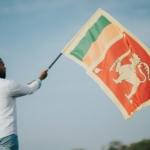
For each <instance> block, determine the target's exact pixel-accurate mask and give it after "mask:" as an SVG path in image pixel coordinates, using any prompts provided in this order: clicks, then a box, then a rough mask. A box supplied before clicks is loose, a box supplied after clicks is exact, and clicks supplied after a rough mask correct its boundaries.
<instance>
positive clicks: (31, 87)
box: [9, 70, 48, 97]
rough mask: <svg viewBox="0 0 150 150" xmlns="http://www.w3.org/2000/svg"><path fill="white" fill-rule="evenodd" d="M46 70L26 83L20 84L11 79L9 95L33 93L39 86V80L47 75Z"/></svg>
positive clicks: (17, 95)
mask: <svg viewBox="0 0 150 150" xmlns="http://www.w3.org/2000/svg"><path fill="white" fill-rule="evenodd" d="M47 72H48V70H45V71H43V72H41V74H40V76H39V78H38V79H37V80H34V81H32V82H30V83H29V84H28V85H22V84H18V83H16V82H14V81H11V82H10V84H9V93H10V96H14V97H19V96H24V95H29V94H32V93H34V92H35V91H36V90H37V89H39V88H40V86H41V81H42V80H44V79H45V78H46V77H47Z"/></svg>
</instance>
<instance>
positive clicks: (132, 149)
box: [73, 139, 150, 150]
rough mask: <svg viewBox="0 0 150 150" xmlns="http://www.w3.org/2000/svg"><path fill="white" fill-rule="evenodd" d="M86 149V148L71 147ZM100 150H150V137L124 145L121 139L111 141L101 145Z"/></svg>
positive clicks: (80, 149)
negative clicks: (106, 144)
mask: <svg viewBox="0 0 150 150" xmlns="http://www.w3.org/2000/svg"><path fill="white" fill-rule="evenodd" d="M73 150H86V149H82V148H79V149H73ZM100 150H150V139H143V140H141V141H139V142H135V143H131V144H130V145H124V144H123V143H122V142H121V141H112V142H110V143H109V145H108V146H103V147H102V148H101V149H100Z"/></svg>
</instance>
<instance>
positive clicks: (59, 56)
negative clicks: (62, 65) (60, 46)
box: [48, 53, 62, 69]
mask: <svg viewBox="0 0 150 150" xmlns="http://www.w3.org/2000/svg"><path fill="white" fill-rule="evenodd" d="M61 55H62V53H60V54H59V55H58V56H57V58H56V59H55V60H54V61H53V62H52V63H51V65H50V66H49V67H48V69H50V68H51V67H52V66H53V65H54V63H55V62H56V61H57V60H58V58H59V57H60V56H61Z"/></svg>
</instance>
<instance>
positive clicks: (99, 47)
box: [82, 24, 121, 67]
mask: <svg viewBox="0 0 150 150" xmlns="http://www.w3.org/2000/svg"><path fill="white" fill-rule="evenodd" d="M120 33H121V30H120V29H119V28H118V27H117V26H115V25H114V24H110V25H108V26H107V27H105V28H104V29H103V31H102V33H101V34H100V35H99V37H98V39H97V40H96V41H95V42H93V43H92V45H91V47H90V49H89V50H88V52H87V54H86V55H85V57H84V58H83V59H82V61H83V62H84V63H85V64H86V65H87V66H88V67H89V66H90V65H91V64H92V63H93V62H94V61H95V60H97V59H98V58H99V57H100V56H101V54H102V53H103V51H104V49H105V47H106V46H107V44H108V43H109V42H110V41H111V40H112V39H114V38H115V37H116V36H118V35H119V34H120Z"/></svg>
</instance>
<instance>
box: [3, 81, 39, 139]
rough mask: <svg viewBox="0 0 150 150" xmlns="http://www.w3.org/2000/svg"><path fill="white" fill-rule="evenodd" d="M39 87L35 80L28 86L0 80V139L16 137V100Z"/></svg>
mask: <svg viewBox="0 0 150 150" xmlns="http://www.w3.org/2000/svg"><path fill="white" fill-rule="evenodd" d="M40 86H41V80H40V79H37V80H35V81H34V82H32V83H31V84H30V85H22V84H18V83H16V82H15V81H13V80H7V79H2V78H0V138H3V137H6V136H8V135H11V134H16V135H17V115H16V98H17V97H19V96H24V95H29V94H32V93H34V92H35V91H36V90H37V89H39V88H40Z"/></svg>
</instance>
